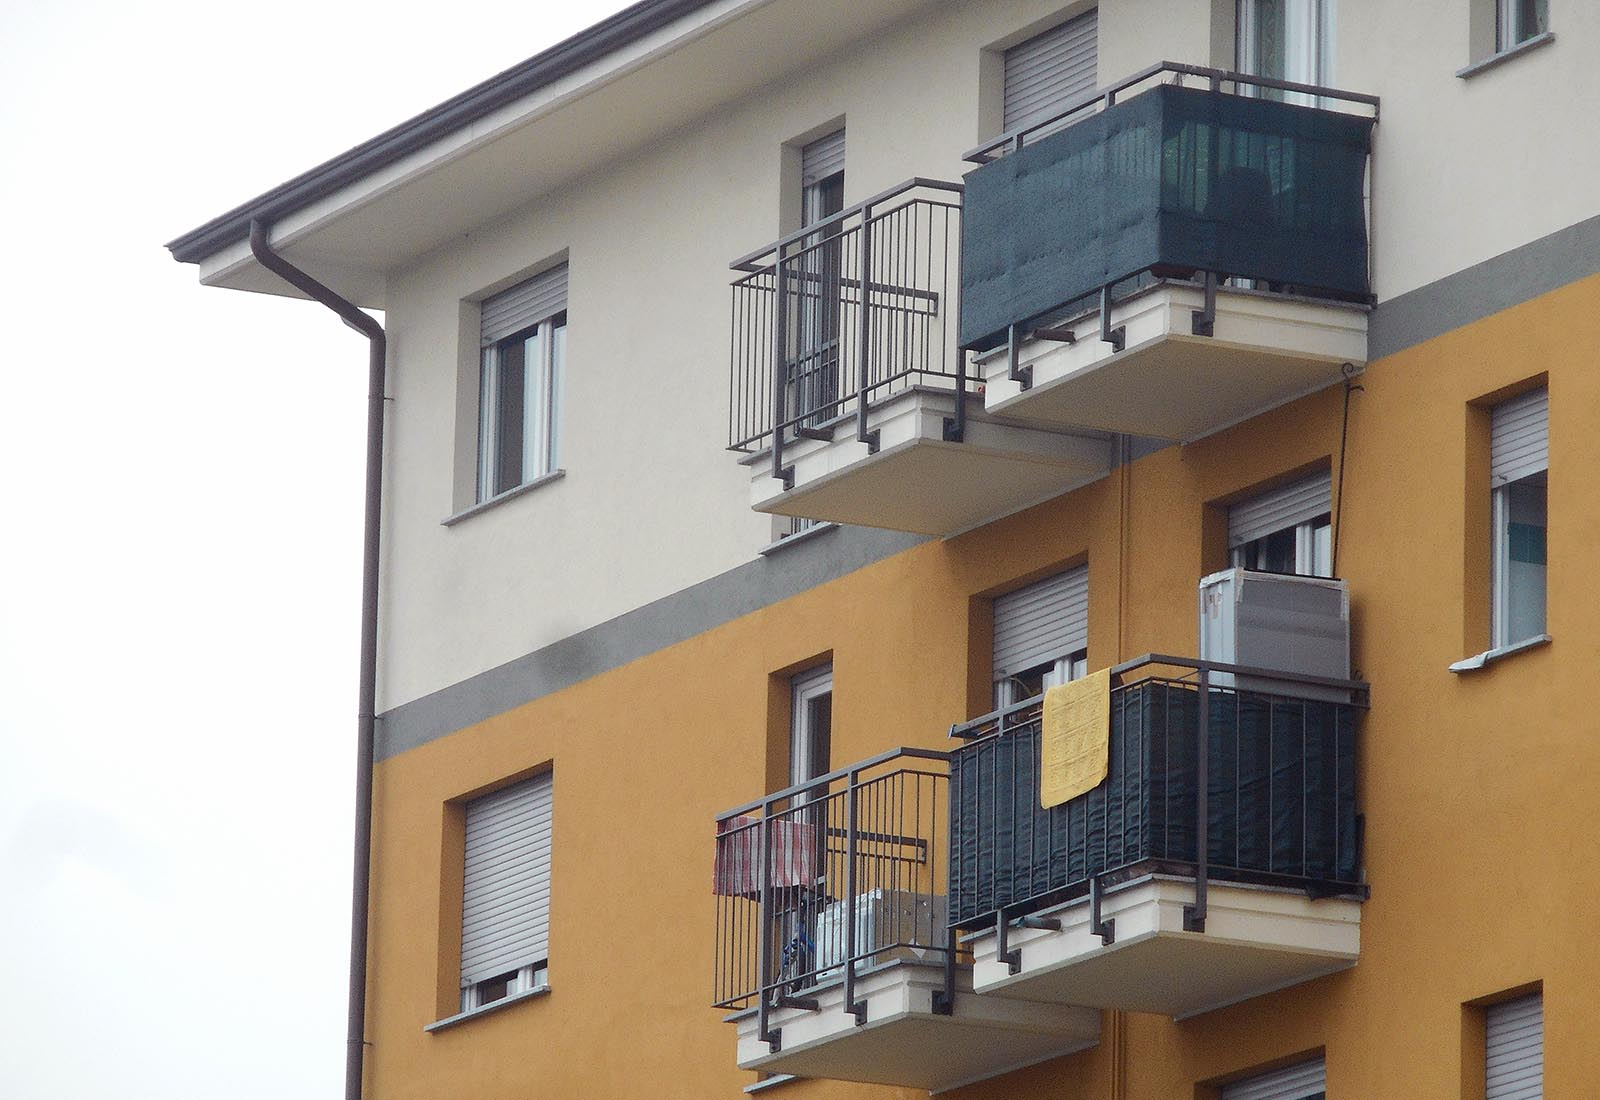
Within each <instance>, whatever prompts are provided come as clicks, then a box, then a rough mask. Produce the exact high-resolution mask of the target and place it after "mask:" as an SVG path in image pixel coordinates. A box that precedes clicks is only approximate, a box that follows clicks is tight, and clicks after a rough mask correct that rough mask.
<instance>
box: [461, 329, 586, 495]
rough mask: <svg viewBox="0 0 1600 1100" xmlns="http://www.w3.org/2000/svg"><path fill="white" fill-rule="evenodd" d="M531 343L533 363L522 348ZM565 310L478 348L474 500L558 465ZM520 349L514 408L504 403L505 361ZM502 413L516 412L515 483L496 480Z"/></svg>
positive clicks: (508, 489)
mask: <svg viewBox="0 0 1600 1100" xmlns="http://www.w3.org/2000/svg"><path fill="white" fill-rule="evenodd" d="M534 341H537V362H529V361H528V348H529V346H530V345H531V344H533V342H534ZM566 343H567V311H566V309H565V307H563V308H562V309H560V310H558V311H557V312H555V313H552V314H550V315H549V316H547V317H541V318H539V319H538V320H537V321H535V322H534V323H533V324H531V325H529V326H527V327H526V328H522V329H519V330H517V331H516V332H514V333H512V334H511V335H509V336H506V337H503V338H502V339H500V340H497V341H495V342H494V343H493V344H490V345H488V346H487V347H484V348H482V349H481V350H480V352H479V356H478V445H477V474H476V478H475V484H476V493H475V496H476V502H477V503H478V504H487V503H489V502H490V501H493V500H496V499H498V498H500V497H503V496H508V495H510V494H512V493H515V492H517V491H518V490H519V489H521V488H523V487H524V486H527V485H529V484H531V483H533V482H535V481H538V480H540V479H541V478H546V477H549V476H550V475H551V474H554V473H556V472H557V471H558V470H560V468H561V435H562V433H561V408H562V404H563V396H564V393H565V374H566ZM519 347H520V349H521V351H522V356H523V362H522V374H523V378H522V384H521V391H520V401H519V402H518V404H519V405H520V408H519V409H516V410H508V409H507V408H506V403H505V391H506V388H507V387H506V384H505V375H506V373H507V372H506V371H505V369H504V367H505V363H506V361H507V360H508V358H509V354H508V353H509V352H510V351H511V350H512V349H514V348H519ZM508 412H510V413H511V415H518V414H520V420H521V431H522V447H521V455H520V459H519V462H520V471H519V476H518V478H517V480H516V481H515V482H510V483H505V484H502V482H503V480H504V478H503V476H502V475H503V470H502V466H501V463H502V461H503V460H504V458H505V456H504V455H503V454H502V453H501V448H500V438H501V432H502V423H503V421H505V420H506V418H507V414H508Z"/></svg>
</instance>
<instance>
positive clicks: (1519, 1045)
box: [1484, 993, 1544, 1100]
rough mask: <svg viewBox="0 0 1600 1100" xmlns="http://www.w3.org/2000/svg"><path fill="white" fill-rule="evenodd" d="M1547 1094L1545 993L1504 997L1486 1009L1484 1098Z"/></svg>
mask: <svg viewBox="0 0 1600 1100" xmlns="http://www.w3.org/2000/svg"><path fill="white" fill-rule="evenodd" d="M1542 1096H1544V995H1543V994H1542V993H1534V994H1532V995H1531V996H1527V997H1518V998H1517V999H1516V1000H1513V1001H1501V1002H1500V1003H1499V1004H1492V1005H1490V1006H1488V1008H1486V1009H1485V1010H1484V1097H1485V1100H1540V1098H1541V1097H1542Z"/></svg>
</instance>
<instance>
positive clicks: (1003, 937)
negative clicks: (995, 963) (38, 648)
mask: <svg viewBox="0 0 1600 1100" xmlns="http://www.w3.org/2000/svg"><path fill="white" fill-rule="evenodd" d="M994 938H995V945H994V957H995V958H996V959H997V960H999V961H1000V962H1003V963H1005V965H1006V967H1007V969H1009V970H1010V971H1011V973H1013V974H1020V973H1022V948H1020V947H1012V946H1011V922H1010V921H1008V920H1007V919H1006V914H1005V911H1004V910H1001V911H1000V913H999V914H997V915H996V916H995V919H994Z"/></svg>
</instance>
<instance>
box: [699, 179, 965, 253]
mask: <svg viewBox="0 0 1600 1100" xmlns="http://www.w3.org/2000/svg"><path fill="white" fill-rule="evenodd" d="M965 190H966V188H965V187H964V186H963V185H962V184H959V183H952V182H950V181H949V180H938V179H928V178H925V177H922V176H913V177H911V178H910V179H908V180H906V181H905V182H904V183H897V184H895V185H894V186H893V187H891V188H889V189H888V190H887V191H880V192H878V193H877V194H876V195H873V196H872V197H870V198H866V199H862V200H861V201H860V202H858V203H856V204H855V205H854V206H847V207H845V208H844V209H843V210H841V211H839V212H838V213H837V214H830V215H828V216H827V217H826V218H823V219H822V220H821V221H816V222H812V223H811V224H810V225H808V226H805V227H804V228H802V229H796V230H795V231H794V232H793V233H788V234H785V235H784V236H782V237H779V238H778V239H777V240H775V241H773V242H772V243H771V244H769V245H767V246H766V247H765V248H758V249H756V250H755V251H754V252H749V253H746V254H745V255H743V256H740V257H739V258H738V259H737V260H734V261H733V262H732V263H731V264H729V265H728V269H729V270H730V271H748V272H757V271H760V270H762V269H763V268H765V267H768V266H770V265H768V264H758V263H756V261H757V260H759V259H761V258H762V257H763V256H767V255H770V254H772V253H775V252H777V251H779V250H780V249H783V248H786V247H788V246H789V245H791V244H793V243H794V242H796V241H799V240H804V239H805V238H807V237H811V236H815V235H816V234H819V233H825V232H827V231H828V230H829V229H832V228H833V227H834V226H836V225H842V224H843V223H844V222H846V221H848V220H849V219H850V218H852V217H854V216H855V215H857V214H859V213H861V212H862V211H863V210H869V209H871V208H872V207H874V206H878V205H880V204H882V203H885V202H888V201H889V200H890V199H893V198H897V197H899V196H900V195H904V194H907V193H909V192H912V191H949V192H951V193H952V194H956V195H959V194H962V193H963V192H964V191H965Z"/></svg>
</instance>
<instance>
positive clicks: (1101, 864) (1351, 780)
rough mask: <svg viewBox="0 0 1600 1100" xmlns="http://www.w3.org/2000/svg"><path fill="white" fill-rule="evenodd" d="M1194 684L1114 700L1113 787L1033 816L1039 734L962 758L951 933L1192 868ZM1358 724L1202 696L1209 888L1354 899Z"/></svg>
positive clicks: (1242, 695)
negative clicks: (1279, 886) (1137, 874)
mask: <svg viewBox="0 0 1600 1100" xmlns="http://www.w3.org/2000/svg"><path fill="white" fill-rule="evenodd" d="M1197 704H1198V694H1197V691H1196V689H1195V688H1194V686H1193V685H1192V684H1180V683H1174V682H1169V681H1149V682H1145V683H1141V684H1136V685H1132V686H1130V687H1126V688H1122V689H1119V690H1118V691H1117V692H1115V693H1114V694H1113V696H1112V710H1111V761H1110V764H1111V767H1110V774H1109V775H1108V776H1107V778H1106V781H1105V782H1104V783H1102V784H1101V785H1100V786H1099V787H1096V788H1095V789H1094V790H1092V791H1090V792H1088V793H1087V794H1084V795H1081V796H1080V797H1078V798H1075V799H1073V800H1071V801H1070V802H1067V803H1064V804H1062V805H1060V806H1055V807H1052V808H1051V809H1048V810H1045V809H1041V808H1040V806H1039V736H1038V731H1039V724H1038V722H1037V720H1035V721H1033V722H1031V723H1027V724H1025V725H1022V726H1019V727H1018V728H1016V729H1015V730H1012V731H1009V732H1007V733H1005V734H1002V735H1000V736H998V737H989V738H986V739H984V740H981V741H975V742H973V743H971V744H969V745H966V746H963V747H962V748H960V749H958V750H956V752H955V753H954V754H952V758H951V761H950V798H951V827H950V920H951V922H952V923H954V924H967V925H973V926H975V925H979V924H982V923H984V922H985V921H986V920H992V919H993V914H994V912H995V911H996V910H997V909H999V908H1001V907H1005V908H1006V909H1007V910H1008V914H1009V915H1011V916H1017V915H1019V914H1024V913H1027V912H1029V911H1030V910H1031V909H1034V908H1038V907H1041V906H1043V905H1046V904H1050V903H1052V902H1055V901H1058V900H1064V899H1065V898H1067V897H1071V896H1073V895H1075V894H1077V893H1080V892H1081V891H1082V890H1084V889H1086V887H1087V881H1088V878H1089V876H1091V875H1095V874H1099V873H1101V872H1104V871H1110V870H1116V869H1118V868H1123V867H1131V866H1133V865H1136V864H1141V863H1148V862H1150V861H1155V862H1158V863H1159V862H1163V861H1165V862H1170V863H1175V864H1192V863H1193V862H1194V858H1195V805H1196V803H1195V791H1196V786H1195V777H1196V769H1195V726H1196V722H1197V720H1198V717H1199V716H1198V713H1197V712H1198V705H1197ZM1355 719H1356V708H1355V707H1354V706H1352V705H1350V704H1348V703H1338V702H1327V701H1322V700H1299V699H1284V698H1280V697H1276V696H1269V695H1260V694H1254V693H1249V692H1235V691H1231V690H1224V689H1220V688H1213V689H1212V690H1211V719H1210V723H1209V724H1210V727H1211V728H1210V732H1209V738H1208V740H1209V744H1210V753H1209V758H1208V777H1207V791H1208V792H1209V794H1208V803H1207V810H1208V812H1207V815H1206V821H1207V830H1208V843H1207V846H1206V847H1207V851H1208V853H1209V858H1210V863H1211V875H1212V877H1213V878H1218V879H1229V878H1232V879H1235V880H1243V881H1252V880H1255V879H1261V880H1263V881H1270V882H1280V883H1301V884H1304V885H1306V886H1307V887H1314V888H1323V889H1329V890H1338V889H1340V888H1341V887H1342V888H1348V887H1349V886H1350V885H1351V884H1354V883H1357V882H1358V881H1359V876H1360V850H1359V849H1360V843H1359V837H1358V823H1357V817H1356V742H1355Z"/></svg>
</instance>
